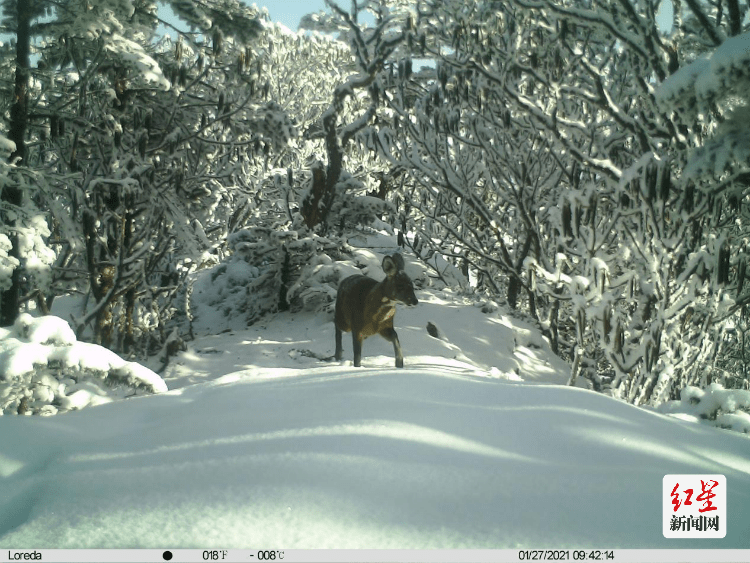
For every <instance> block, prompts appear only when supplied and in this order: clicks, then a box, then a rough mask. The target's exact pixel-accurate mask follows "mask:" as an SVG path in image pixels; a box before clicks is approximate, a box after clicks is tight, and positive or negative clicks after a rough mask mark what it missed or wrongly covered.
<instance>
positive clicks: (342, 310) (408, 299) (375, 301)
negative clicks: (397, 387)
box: [335, 254, 418, 368]
mask: <svg viewBox="0 0 750 563" xmlns="http://www.w3.org/2000/svg"><path fill="white" fill-rule="evenodd" d="M383 271H384V272H385V274H386V277H385V279H384V280H383V281H381V282H379V283H378V282H376V281H375V280H374V279H372V278H368V277H367V276H360V275H356V276H349V277H348V278H346V279H345V280H343V281H342V282H341V283H340V284H339V289H338V292H337V294H336V317H335V322H336V356H335V357H336V360H341V357H342V355H343V347H342V345H341V338H342V337H341V334H342V332H351V333H352V345H353V347H354V366H355V367H359V366H360V365H361V362H362V342H364V340H365V338H368V337H370V336H372V335H373V334H380V336H382V337H383V338H385V339H386V340H388V341H389V342H393V352H394V354H395V356H396V367H399V368H402V367H404V356H403V353H402V351H401V343H400V342H399V340H398V334H396V330H395V329H394V328H393V316H394V315H395V313H396V303H404V304H405V305H416V304H417V303H418V301H417V297H416V295H414V286H413V285H412V283H411V280H410V279H409V276H407V275H406V272H404V259H403V258H402V257H401V255H400V254H394V255H393V256H386V257H385V258H383Z"/></svg>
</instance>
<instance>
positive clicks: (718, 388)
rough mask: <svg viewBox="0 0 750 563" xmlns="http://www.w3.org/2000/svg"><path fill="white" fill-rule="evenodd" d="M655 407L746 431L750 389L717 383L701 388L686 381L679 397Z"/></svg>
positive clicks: (749, 427)
mask: <svg viewBox="0 0 750 563" xmlns="http://www.w3.org/2000/svg"><path fill="white" fill-rule="evenodd" d="M656 410H657V411H658V412H661V413H664V414H670V415H674V416H677V417H679V418H690V419H693V420H700V421H701V422H705V423H706V424H710V425H711V426H718V427H719V428H725V429H727V430H735V431H737V432H744V433H745V434H750V391H745V390H742V389H724V387H723V386H722V385H720V384H718V383H711V384H710V385H709V386H707V387H706V388H705V389H699V388H698V387H693V386H690V385H688V386H687V387H685V388H684V389H682V391H681V392H680V400H679V401H668V402H666V403H662V404H661V405H659V406H658V407H657V409H656Z"/></svg>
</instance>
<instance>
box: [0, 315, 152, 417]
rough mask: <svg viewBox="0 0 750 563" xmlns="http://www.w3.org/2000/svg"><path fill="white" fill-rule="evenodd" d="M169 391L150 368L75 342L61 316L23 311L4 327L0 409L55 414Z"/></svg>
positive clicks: (0, 341)
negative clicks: (12, 324)
mask: <svg viewBox="0 0 750 563" xmlns="http://www.w3.org/2000/svg"><path fill="white" fill-rule="evenodd" d="M166 390H167V385H166V383H164V380H163V379H162V378H161V377H160V376H159V375H157V374H156V373H154V372H153V371H151V370H150V369H148V368H145V367H143V366H141V365H139V364H136V363H134V362H127V361H125V360H123V359H122V358H120V357H119V356H118V355H117V354H115V353H114V352H111V351H110V350H107V349H106V348H103V347H101V346H97V345H95V344H88V343H86V342H77V341H76V336H75V334H74V333H73V330H72V329H71V328H70V326H69V325H68V323H67V322H65V321H64V320H63V319H60V318H58V317H53V316H47V317H40V318H34V317H32V316H31V315H29V314H27V313H24V314H22V315H20V316H19V317H18V320H17V321H16V324H15V325H14V326H13V328H12V329H11V330H8V329H0V414H16V413H17V414H42V415H51V414H56V413H58V412H66V411H69V410H77V409H82V408H84V407H87V406H95V405H99V404H102V403H108V402H110V401H112V400H113V399H115V398H123V397H127V396H132V395H141V394H144V393H161V392H164V391H166Z"/></svg>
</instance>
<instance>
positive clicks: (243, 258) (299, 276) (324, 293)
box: [191, 227, 340, 330]
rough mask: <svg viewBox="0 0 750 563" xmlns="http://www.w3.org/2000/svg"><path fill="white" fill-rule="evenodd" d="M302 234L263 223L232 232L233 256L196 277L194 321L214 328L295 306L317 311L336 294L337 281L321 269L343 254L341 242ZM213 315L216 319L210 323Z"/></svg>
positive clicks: (248, 323) (239, 322)
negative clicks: (272, 227) (340, 252)
mask: <svg viewBox="0 0 750 563" xmlns="http://www.w3.org/2000/svg"><path fill="white" fill-rule="evenodd" d="M298 237H299V234H298V232H297V231H274V230H272V229H268V228H260V227H256V228H251V229H242V230H240V231H237V232H235V233H232V234H231V235H230V236H229V239H228V241H227V242H228V247H229V251H230V254H229V255H228V257H227V258H226V259H225V260H224V261H223V262H221V263H220V264H219V265H217V266H215V267H213V268H211V269H209V270H206V271H203V272H200V273H199V274H197V275H196V276H195V282H194V284H193V286H192V292H191V314H192V315H193V316H194V317H195V321H196V322H197V323H198V324H199V325H200V326H204V327H207V328H208V327H209V326H210V328H211V329H213V330H216V329H219V330H221V329H224V328H230V327H239V326H243V325H244V326H247V325H250V324H253V323H254V322H256V321H257V320H258V319H259V318H260V317H261V316H263V315H265V314H267V313H274V312H277V311H282V310H286V309H289V308H290V306H291V307H292V308H293V309H296V310H299V309H302V308H306V309H310V308H313V309H316V310H317V309H319V305H320V304H324V303H326V302H327V301H328V300H329V299H332V297H331V295H333V296H335V293H336V291H335V283H334V285H333V286H330V285H328V284H327V282H328V281H330V280H327V279H325V278H326V274H325V273H324V272H322V271H318V270H320V267H321V266H323V265H325V264H326V263H327V262H330V261H331V260H332V258H330V257H331V256H333V257H334V258H335V257H337V256H338V248H339V246H340V245H339V243H337V242H335V241H334V240H331V239H328V238H325V237H319V236H315V235H309V236H305V237H302V238H298ZM314 272H317V273H314ZM334 281H337V280H334ZM332 287H333V289H332ZM291 288H294V290H293V291H290V289H291ZM313 303H315V304H313ZM216 312H218V315H216V314H215V313H216ZM209 316H211V317H212V318H213V320H212V321H211V322H210V323H208V324H206V318H207V317H209ZM201 317H203V318H201ZM238 319H239V320H238Z"/></svg>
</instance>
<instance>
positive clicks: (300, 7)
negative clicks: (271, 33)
mask: <svg viewBox="0 0 750 563" xmlns="http://www.w3.org/2000/svg"><path fill="white" fill-rule="evenodd" d="M252 3H253V2H248V4H252ZM255 4H257V5H258V6H259V7H260V6H265V7H266V8H268V13H269V14H270V15H271V20H273V21H276V22H280V23H283V24H284V25H285V26H287V27H288V28H289V29H291V30H293V31H296V30H297V25H299V20H300V18H302V16H304V15H305V14H310V13H312V12H318V11H320V10H323V9H325V7H326V6H325V2H324V1H323V0H265V1H263V0H261V1H260V2H257V1H256V2H255ZM340 5H341V6H342V7H347V8H348V7H349V2H346V1H345V2H340Z"/></svg>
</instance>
